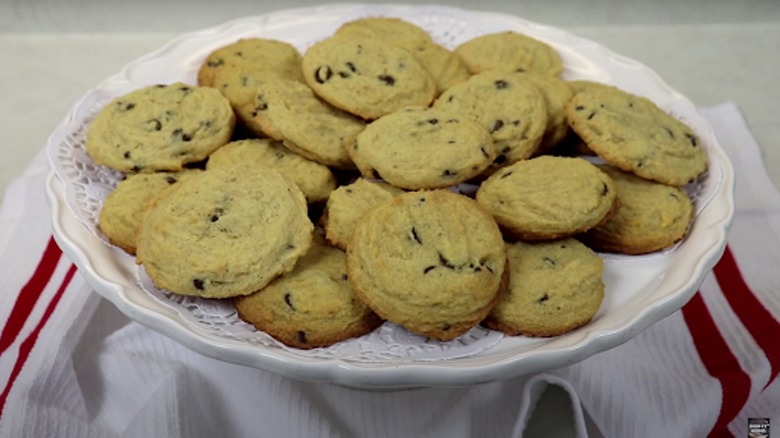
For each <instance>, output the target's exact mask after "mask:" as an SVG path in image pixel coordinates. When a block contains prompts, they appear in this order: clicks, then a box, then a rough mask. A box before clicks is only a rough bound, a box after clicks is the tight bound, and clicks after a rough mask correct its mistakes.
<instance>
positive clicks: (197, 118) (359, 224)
mask: <svg viewBox="0 0 780 438" xmlns="http://www.w3.org/2000/svg"><path fill="white" fill-rule="evenodd" d="M562 72H563V62H562V60H561V57H560V55H559V54H558V53H557V52H556V50H555V49H554V48H553V47H552V46H550V45H548V44H546V43H544V42H542V41H539V40H536V39H534V38H531V37H529V36H526V35H522V34H519V33H516V32H499V33H493V34H487V35H483V36H480V37H477V38H474V39H472V40H470V41H467V42H465V43H463V44H461V45H460V46H458V47H456V48H454V50H449V49H447V48H445V47H443V46H441V45H439V44H437V43H436V42H434V41H433V39H432V38H431V36H430V35H429V34H428V33H427V32H426V31H424V30H423V29H421V28H419V27H417V26H415V25H413V24H411V23H409V22H406V21H403V20H400V19H396V18H386V17H373V18H364V19H359V20H355V21H351V22H348V23H346V24H344V25H343V26H341V27H340V28H339V29H338V30H337V31H336V32H335V33H334V34H333V35H331V36H329V37H327V38H325V39H323V40H321V41H319V42H317V43H316V44H314V45H313V46H312V47H310V48H309V49H308V50H306V52H305V53H299V52H298V50H297V49H296V48H295V47H293V46H292V45H290V44H288V43H286V42H283V41H276V40H269V39H264V38H247V39H242V40H239V41H235V42H232V43H230V44H227V45H225V46H224V47H221V48H219V49H217V50H215V51H213V52H212V53H210V54H209V55H208V56H207V57H206V59H205V60H204V61H203V63H202V66H201V68H200V70H199V72H198V77H197V84H185V83H173V84H163V85H156V86H150V87H146V88H143V89H139V90H136V91H133V92H130V93H128V94H126V95H124V96H121V97H119V98H117V99H115V100H114V101H112V102H111V103H109V104H107V105H106V106H105V107H104V108H102V110H101V111H100V113H99V114H98V116H97V117H96V118H95V120H94V121H93V122H92V123H91V125H90V127H89V130H88V134H87V141H86V149H87V152H88V153H89V155H90V156H91V157H92V159H93V160H94V161H95V162H96V163H98V164H100V165H104V166H108V167H110V168H112V169H116V170H118V171H121V172H123V173H124V174H125V175H126V177H125V178H124V179H123V180H122V181H120V182H119V183H118V185H117V187H116V189H115V190H114V191H113V192H112V193H110V194H109V196H108V197H107V199H106V200H105V203H104V206H103V209H102V211H101V213H100V217H99V228H100V230H101V232H102V233H103V234H105V236H106V237H107V238H108V239H109V241H110V242H112V243H113V244H115V245H116V246H118V247H120V248H122V249H123V250H124V251H126V252H127V253H129V254H131V255H134V256H135V257H136V260H137V262H138V263H139V264H141V265H143V267H144V269H145V271H146V273H147V274H148V275H149V277H150V278H151V280H152V281H153V282H154V284H155V286H157V287H158V288H160V289H165V290H169V291H171V292H173V293H177V294H183V295H191V296H197V297H201V298H204V299H231V300H232V302H233V303H234V304H235V307H236V310H237V313H238V315H239V317H240V318H242V319H243V320H245V321H247V322H249V323H250V324H253V325H254V326H255V327H257V328H258V329H259V330H262V331H264V332H266V333H268V334H269V335H271V336H273V337H274V338H276V339H277V340H279V341H280V342H282V343H284V344H286V345H289V346H293V347H298V348H303V349H308V348H314V347H322V346H327V345H331V344H333V343H336V342H339V341H341V340H344V339H348V338H353V337H358V336H361V335H363V334H366V333H368V332H370V331H372V330H374V329H375V328H376V327H378V326H379V325H380V324H382V323H383V321H386V320H387V321H392V322H394V323H396V324H399V325H400V326H402V327H404V328H406V329H407V330H409V331H412V332H414V333H418V334H421V335H424V336H427V337H429V338H431V339H436V340H442V341H446V340H451V339H454V338H456V337H458V336H460V335H461V334H463V333H465V332H466V331H468V330H469V329H471V328H473V327H474V326H476V325H478V324H483V325H484V326H486V327H488V328H491V329H495V330H500V331H502V332H504V333H506V334H509V335H526V336H557V335H561V334H563V333H566V332H568V331H570V330H573V329H575V328H577V327H580V326H582V325H584V324H587V323H588V322H589V321H590V320H591V319H592V318H593V316H594V315H595V314H596V312H597V311H598V309H599V307H600V305H601V303H602V301H603V298H604V281H603V275H604V266H603V261H602V258H601V257H599V255H598V254H597V252H619V253H626V254H643V253H648V252H654V251H659V250H662V249H664V248H668V247H670V246H672V245H673V244H674V243H675V242H677V241H679V240H681V239H682V238H683V237H684V236H685V234H686V232H687V230H688V228H689V226H690V223H691V221H692V220H693V204H692V202H691V199H690V198H689V197H688V195H687V194H686V192H685V191H684V190H683V189H682V188H681V187H682V186H683V185H685V184H687V183H689V182H691V181H693V180H695V179H696V178H697V177H698V176H699V175H701V174H702V173H703V172H704V171H705V170H706V168H707V156H706V153H705V151H704V150H703V148H702V145H701V144H700V141H699V139H698V137H697V136H696V134H695V133H694V132H693V131H692V130H691V129H690V128H689V127H687V126H685V125H684V124H682V123H681V122H679V121H678V120H676V119H675V118H673V117H671V116H670V115H668V114H666V113H665V112H664V111H663V110H662V109H660V108H658V107H657V106H656V105H655V104H654V103H653V102H651V101H650V100H648V99H645V98H643V97H640V96H637V95H633V94H630V93H628V92H625V91H623V90H620V89H618V88H615V87H612V86H609V85H605V84H598V83H594V82H588V81H566V80H564V79H562V78H561V74H562ZM582 154H592V155H593V156H594V157H595V158H593V159H584V158H583V157H582Z"/></svg>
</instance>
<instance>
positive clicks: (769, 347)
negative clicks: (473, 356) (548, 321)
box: [0, 103, 780, 437]
mask: <svg viewBox="0 0 780 438" xmlns="http://www.w3.org/2000/svg"><path fill="white" fill-rule="evenodd" d="M702 112H703V114H704V115H705V116H706V117H707V118H708V119H709V120H710V121H711V122H712V124H713V126H714V127H715V129H716V134H717V136H718V138H719V139H720V141H721V143H722V145H723V147H724V148H725V149H726V151H727V153H728V154H729V156H730V157H731V159H732V161H733V163H734V166H735V169H736V171H737V214H736V216H735V219H734V224H733V227H732V230H731V232H730V235H729V249H728V250H727V254H726V256H725V257H724V260H725V262H724V261H722V262H721V263H720V264H719V265H718V267H716V269H715V271H714V274H710V275H709V276H708V277H707V278H706V279H705V281H704V283H703V284H702V286H701V288H700V293H699V294H697V295H696V296H695V297H694V299H693V300H691V302H690V303H689V304H688V305H686V306H685V307H684V308H683V309H681V310H680V311H677V312H675V313H673V314H672V315H670V316H669V317H667V318H665V319H664V320H662V321H660V322H658V323H656V324H655V325H653V326H652V327H650V328H649V329H647V330H645V331H644V332H642V333H640V334H638V335H637V336H636V337H635V338H634V339H632V340H630V341H628V342H626V343H625V344H623V345H620V346H618V347H616V348H614V349H611V350H609V351H606V352H603V353H600V354H597V355H595V356H592V357H590V358H588V359H586V360H584V361H582V362H580V363H577V364H574V365H570V366H568V367H565V368H561V369H557V370H550V371H549V372H547V373H543V374H539V375H535V376H529V377H519V378H514V379H508V380H505V381H499V382H492V383H487V384H482V385H476V386H471V387H465V388H423V389H411V390H399V391H366V390H358V389H352V388H347V387H343V386H338V385H333V384H329V383H315V382H304V381H296V380H291V379H288V378H284V377H280V376H278V375H276V374H273V373H270V372H266V371H262V370H256V369H251V368H247V367H243V366H238V365H233V364H229V363H225V362H221V361H218V360H215V359H211V358H208V357H205V356H202V355H199V354H197V353H195V352H193V351H190V350H188V349H187V348H185V347H183V346H181V345H179V344H177V343H176V342H174V341H172V340H171V339H169V338H167V337H165V336H163V335H160V334H158V333H156V332H154V331H152V330H149V329H146V328H144V327H142V326H140V325H139V324H137V323H135V322H131V321H130V320H128V319H127V318H126V317H125V316H124V315H122V314H121V313H119V311H118V310H116V309H115V308H114V307H113V306H112V305H111V304H110V303H109V302H107V301H106V300H104V299H102V298H100V297H99V296H98V295H97V294H96V293H94V292H92V291H91V290H90V288H89V287H88V285H87V284H86V282H85V281H84V280H83V279H82V278H81V277H80V275H79V274H78V272H77V271H76V270H75V268H74V267H73V265H72V264H71V263H70V261H69V260H67V258H66V257H65V256H64V255H62V254H61V253H60V252H59V251H58V249H57V248H56V245H54V244H53V241H52V240H51V237H50V236H51V234H50V233H51V228H50V225H49V216H48V204H47V202H46V199H45V194H44V188H43V187H44V178H45V176H46V174H47V172H48V166H47V164H46V161H45V157H44V156H43V155H42V154H40V155H39V156H38V157H37V158H36V160H35V161H34V162H33V163H32V164H31V166H30V167H29V168H28V169H27V171H26V173H25V174H24V176H23V177H22V178H20V179H18V180H16V181H15V182H14V183H13V184H12V185H11V186H10V187H9V189H8V192H7V193H6V195H5V201H4V203H3V206H2V209H0V321H3V323H2V324H3V328H2V335H1V336H0V385H1V386H0V391H3V392H2V393H0V403H1V404H2V411H1V413H0V437H27V436H29V437H54V436H56V437H113V436H116V437H158V436H159V437H198V436H204V437H206V436H209V437H210V436H220V437H222V436H224V437H245V436H247V437H248V436H253V437H254V436H263V437H266V436H267V437H315V436H329V437H350V436H358V437H364V436H365V437H369V436H370V437H423V436H424V437H439V436H442V437H477V436H495V437H508V436H521V435H522V434H523V433H524V431H526V430H525V429H526V426H527V425H528V424H529V423H528V422H529V419H530V418H531V417H532V415H533V409H534V406H535V405H536V403H537V401H538V400H539V397H540V394H541V393H542V392H543V390H544V388H545V387H546V386H547V385H558V387H559V388H561V389H563V390H564V391H566V392H567V393H568V394H569V397H570V400H571V406H568V407H565V408H566V409H563V410H562V412H561V415H568V416H571V418H569V419H567V420H568V422H569V423H570V424H574V426H575V429H576V430H575V431H573V433H575V434H576V435H577V436H582V437H585V436H588V434H590V436H598V435H601V434H603V435H604V436H607V437H694V436H695V437H698V436H707V435H708V434H710V435H712V436H720V435H723V434H726V435H728V432H731V433H732V434H734V435H744V434H746V433H747V420H748V418H752V417H761V418H770V420H771V422H772V423H775V424H780V383H778V379H777V374H778V370H780V347H778V345H780V343H778V342H776V341H775V343H774V344H772V343H771V340H772V339H773V338H772V337H771V336H776V335H780V323H778V320H780V276H778V275H777V274H776V269H777V267H778V266H780V194H778V192H777V190H776V189H775V188H774V187H773V186H772V183H771V182H770V180H769V179H768V177H767V176H766V172H765V169H764V167H763V164H762V160H761V156H760V149H759V148H758V146H757V145H756V144H755V141H754V140H753V138H752V136H751V135H750V132H749V130H748V128H747V126H746V124H745V122H744V120H743V119H742V116H741V114H740V113H739V111H738V109H737V108H736V106H735V105H733V104H730V103H729V104H724V105H720V106H718V107H713V108H705V109H703V110H702ZM735 269H736V271H735ZM740 280H744V282H741V281H740ZM751 318H755V319H751ZM774 339H777V337H775V338H774ZM548 417H549V415H548ZM553 418H554V417H553ZM526 432H527V431H526ZM540 436H544V434H543V432H540Z"/></svg>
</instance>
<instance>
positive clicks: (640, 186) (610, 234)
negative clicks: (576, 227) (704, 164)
mask: <svg viewBox="0 0 780 438" xmlns="http://www.w3.org/2000/svg"><path fill="white" fill-rule="evenodd" d="M600 167H601V170H602V171H604V172H605V173H606V174H607V175H609V177H610V178H611V179H612V180H613V181H614V182H615V187H616V189H617V196H618V198H619V199H620V203H621V207H620V210H618V212H617V214H616V215H615V216H614V217H612V218H611V219H610V220H608V221H606V222H604V223H603V224H601V225H599V226H597V227H595V228H593V229H591V230H590V231H588V232H587V233H585V234H584V235H582V236H579V237H578V238H579V239H580V240H582V241H583V242H585V243H586V244H587V245H588V246H590V247H591V248H593V249H595V250H597V251H603V252H618V253H625V254H645V253H649V252H654V251H659V250H662V249H664V248H668V247H670V246H672V245H674V244H675V242H678V241H680V240H681V239H682V238H683V237H685V234H686V233H687V232H688V227H689V226H690V224H691V221H692V220H693V211H694V209H693V202H692V201H691V199H690V197H688V194H687V193H685V191H683V190H681V189H680V188H678V187H674V186H668V185H666V184H661V183H657V182H654V181H650V180H646V179H643V178H640V177H638V176H636V175H634V174H631V173H628V172H623V171H621V170H618V169H617V168H615V167H612V166H608V165H604V166H600Z"/></svg>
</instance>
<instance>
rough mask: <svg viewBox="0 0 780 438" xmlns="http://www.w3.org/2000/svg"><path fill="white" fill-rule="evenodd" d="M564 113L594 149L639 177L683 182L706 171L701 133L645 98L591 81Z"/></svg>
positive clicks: (662, 181) (570, 123)
mask: <svg viewBox="0 0 780 438" xmlns="http://www.w3.org/2000/svg"><path fill="white" fill-rule="evenodd" d="M566 117H567V119H568V121H569V125H570V126H571V128H572V129H573V130H574V131H575V132H576V133H577V135H579V136H580V137H581V138H582V139H583V140H584V141H585V142H586V143H587V145H588V147H589V148H590V149H592V150H593V151H594V152H596V154H598V155H599V156H600V157H601V158H603V159H604V160H605V161H607V162H608V163H609V164H612V165H613V166H615V167H617V168H619V169H622V170H625V171H627V172H631V173H633V174H635V175H637V176H640V177H642V178H645V179H649V180H653V181H657V182H660V183H664V184H669V185H673V186H682V185H685V184H688V183H690V182H693V181H694V180H695V179H696V178H697V177H698V176H699V175H701V174H702V173H704V172H705V171H706V170H707V153H706V151H705V150H704V145H703V144H702V143H701V140H699V136H698V135H697V134H696V133H695V132H694V131H693V130H692V129H691V128H690V127H688V126H687V125H686V124H685V123H683V122H681V121H680V120H677V119H676V118H674V117H672V116H671V115H669V114H668V113H666V112H665V111H664V110H663V109H661V108H660V107H658V105H656V104H655V103H654V102H653V101H651V100H649V99H647V98H645V97H641V96H637V95H635V94H632V93H629V92H627V91H623V90H620V89H618V88H614V87H607V86H603V87H599V86H591V87H588V88H587V89H584V90H580V91H578V92H577V93H576V94H575V95H574V97H573V98H572V99H571V100H570V101H569V102H568V103H567V105H566Z"/></svg>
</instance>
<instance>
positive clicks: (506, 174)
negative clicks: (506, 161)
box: [498, 170, 513, 179]
mask: <svg viewBox="0 0 780 438" xmlns="http://www.w3.org/2000/svg"><path fill="white" fill-rule="evenodd" d="M512 173H513V172H512V171H511V170H510V171H508V172H506V173H504V174H503V175H501V176H499V177H498V178H499V179H504V178H506V177H508V176H509V175H511V174H512Z"/></svg>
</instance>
